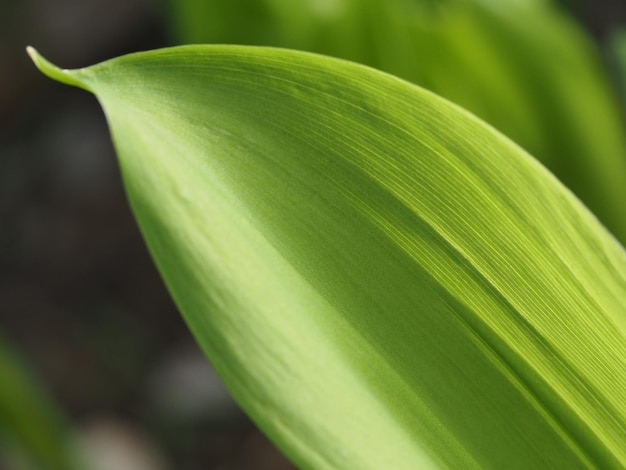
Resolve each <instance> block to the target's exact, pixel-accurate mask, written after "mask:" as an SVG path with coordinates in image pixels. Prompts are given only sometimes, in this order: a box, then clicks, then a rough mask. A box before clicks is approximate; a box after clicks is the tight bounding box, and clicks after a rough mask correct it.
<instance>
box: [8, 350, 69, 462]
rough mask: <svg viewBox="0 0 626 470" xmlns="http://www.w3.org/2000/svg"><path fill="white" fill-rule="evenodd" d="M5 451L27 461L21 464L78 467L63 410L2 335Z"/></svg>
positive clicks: (21, 460) (22, 460)
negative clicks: (57, 405)
mask: <svg viewBox="0 0 626 470" xmlns="http://www.w3.org/2000/svg"><path fill="white" fill-rule="evenodd" d="M3 454H4V456H7V455H11V456H12V457H14V458H17V459H20V462H21V464H22V465H25V466H24V467H22V466H20V468H36V469H45V470H69V469H73V468H78V467H77V460H76V455H75V450H74V449H73V443H72V438H71V434H70V432H69V429H68V426H67V423H66V422H65V420H64V418H63V417H62V414H61V412H60V411H59V410H58V409H57V408H56V407H55V405H54V404H53V403H52V401H51V399H50V398H49V397H48V396H47V395H46V393H45V392H44V390H43V388H42V386H41V385H40V384H39V383H37V381H36V380H35V379H34V377H32V376H31V375H30V373H29V371H28V370H27V367H26V365H25V364H24V363H23V361H22V360H21V359H20V358H19V357H17V355H16V353H15V352H14V351H13V350H12V349H10V348H9V346H8V345H7V344H6V343H5V341H4V340H3V339H2V338H0V457H2V456H3ZM2 462H3V459H1V458H0V463H2Z"/></svg>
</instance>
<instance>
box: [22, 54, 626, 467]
mask: <svg viewBox="0 0 626 470" xmlns="http://www.w3.org/2000/svg"><path fill="white" fill-rule="evenodd" d="M31 54H32V56H33V58H34V60H35V63H36V64H37V65H38V66H39V67H40V69H42V71H43V72H45V73H46V74H48V75H50V76H51V77H52V78H55V79H57V80H60V81H62V82H65V83H69V84H73V85H77V86H80V87H83V88H85V89H88V90H90V91H92V92H94V93H95V94H96V95H97V97H98V99H99V101H100V103H101V104H102V106H103V108H104V111H105V113H106V115H107V118H108V122H109V124H110V127H111V132H112V135H113V140H114V142H115V146H116V148H117V152H118V155H119V159H120V165H121V168H122V173H123V177H124V181H125V185H126V189H127V193H128V197H129V199H130V202H131V205H132V207H133V210H134V213H135V215H136V217H137V220H138V222H139V225H140V228H141V230H142V232H143V235H144V237H145V239H146V242H147V244H148V247H149V249H150V251H151V253H152V255H153V257H154V259H155V261H156V263H157V266H158V268H159V270H160V271H161V274H162V275H163V277H164V279H165V281H166V284H167V285H168V287H169V289H170V291H171V293H172V295H173V297H174V299H175V301H176V303H177V305H178V306H179V308H180V310H181V312H182V314H183V315H184V317H185V319H186V321H187V322H188V324H189V326H190V328H191V330H192V331H193V333H194V335H195V336H196V338H197V340H198V342H199V343H200V344H201V345H202V347H203V348H204V350H205V352H206V353H207V355H208V357H209V358H210V359H211V361H212V362H213V364H214V365H215V367H216V369H217V370H218V372H219V373H220V374H221V376H222V378H223V379H224V381H225V382H226V384H227V385H228V387H229V388H230V390H231V392H232V393H233V395H234V396H235V397H236V399H237V400H238V401H239V403H240V404H241V405H242V406H243V408H244V409H245V410H246V411H247V412H248V413H249V414H250V416H251V417H252V418H253V419H254V420H255V421H256V422H257V423H258V424H259V426H260V427H261V428H262V429H263V430H264V431H265V432H266V433H267V434H268V435H269V436H270V437H271V438H272V439H273V440H274V441H275V442H276V443H277V444H278V446H279V447H280V448H281V449H282V450H283V451H284V452H285V453H286V454H287V455H288V456H289V457H290V458H291V459H292V460H293V461H294V462H295V463H296V464H297V465H298V466H299V467H301V468H345V469H355V468H358V469H366V468H372V469H380V468H393V469H402V468H431V467H432V468H508V469H515V468H519V469H528V468H546V469H547V468H555V469H556V468H568V469H575V468H592V467H598V468H616V469H617V468H621V467H623V466H624V465H625V464H626V448H624V446H623V443H624V440H625V439H626V432H625V427H626V392H625V390H626V255H625V253H624V251H623V249H622V248H621V247H620V246H619V245H618V244H617V243H616V242H615V240H614V239H613V238H612V237H611V236H610V235H609V234H608V233H607V232H606V231H605V230H604V229H603V228H602V227H601V226H600V225H599V224H598V222H597V221H596V219H595V218H594V217H593V216H592V215H591V214H590V213H589V212H588V211H587V210H586V209H585V208H584V207H583V206H582V205H581V204H580V203H579V202H578V200H576V199H575V198H574V197H573V196H572V195H571V194H570V193H569V192H568V191H567V190H566V189H565V188H564V187H563V186H561V184H560V183H559V182H558V181H557V180H556V179H555V178H554V177H553V176H552V175H551V174H550V173H548V172H547V171H546V170H545V169H544V168H543V167H542V166H541V165H539V164H538V163H537V162H536V161H535V160H533V159H532V158H531V157H530V156H529V155H527V154H526V153H525V152H524V151H522V150H521V149H520V148H519V147H517V146H516V145H515V144H513V143H512V142H511V141H509V140H508V139H506V138H505V137H503V136H502V135H500V134H499V133H497V132H496V131H494V130H493V128H491V127H489V126H487V125H485V124H484V123H483V122H481V121H479V120H478V119H476V118H475V117H474V116H472V115H470V114H469V113H467V112H465V111H464V110H462V109H460V108H458V107H456V106H454V105H452V104H451V103H449V102H447V101H445V100H443V99H441V98H439V97H437V96H435V95H433V94H431V93H430V92H427V91H425V90H423V89H421V88H418V87H416V86H414V85H411V84H409V83H407V82H404V81H402V80H399V79H397V78H395V77H393V76H390V75H386V74H384V73H381V72H378V71H375V70H373V69H369V68H367V67H364V66H360V65H356V64H353V63H349V62H344V61H341V60H336V59H330V58H326V57H322V56H317V55H311V54H306V53H301V52H293V51H287V50H278V49H269V48H254V47H236V46H193V47H181V48H171V49H163V50H159V51H152V52H145V53H139V54H133V55H128V56H124V57H120V58H117V59H114V60H111V61H108V62H104V63H102V64H99V65H96V66H93V67H90V68H86V69H81V70H76V71H62V70H59V69H57V68H55V67H54V66H52V65H51V64H50V63H48V62H46V61H45V60H44V59H43V58H41V57H40V56H38V55H37V54H36V53H35V52H34V51H32V50H31Z"/></svg>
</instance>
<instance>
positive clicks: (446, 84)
mask: <svg viewBox="0 0 626 470" xmlns="http://www.w3.org/2000/svg"><path fill="white" fill-rule="evenodd" d="M170 3H171V8H170V9H171V12H172V18H173V19H172V23H173V29H174V30H175V31H176V32H177V34H176V38H178V40H179V41H181V42H185V43H201V42H205V43H238V44H256V45H270V46H280V47H288V48H292V49H302V50H308V51H313V52H318V53H323V54H328V55H332V56H335V57H340V58H344V59H349V60H353V61H356V62H361V63H364V64H367V65H371V66H373V67H376V68H378V69H380V70H384V71H386V72H390V73H392V74H394V75H397V76H399V77H402V78H405V79H407V80H409V81H412V82H414V83H417V84H419V85H422V86H424V87H426V88H428V89H430V90H432V91H434V92H436V93H437V94H439V95H441V96H444V97H446V98H448V99H450V100H451V101H454V102H455V103H457V104H459V105H461V106H462V107H464V108H466V109H468V110H469V111H471V112H473V113H475V114H476V115H477V116H479V117H480V118H482V119H484V120H485V121H487V122H489V123H490V124H492V125H493V126H494V127H496V128H497V129H499V130H500V131H502V132H503V133H505V134H506V135H507V136H509V137H510V138H512V139H513V140H514V141H515V142H517V143H519V144H520V145H521V146H522V147H524V148H525V149H526V150H527V151H529V152H530V153H531V154H532V155H534V156H535V157H537V158H538V159H540V160H541V161H542V162H543V163H544V164H545V165H546V166H547V167H548V168H549V169H550V170H551V171H552V172H554V174H556V175H557V177H558V178H559V179H560V180H561V181H562V182H563V183H564V184H565V185H566V186H567V187H568V188H570V189H571V190H572V191H574V193H575V194H577V195H578V196H579V197H580V198H581V199H582V200H583V201H584V202H585V204H586V205H587V206H588V207H589V208H590V209H591V210H592V211H593V212H594V213H595V214H596V215H597V216H598V217H599V218H600V220H601V221H602V222H603V223H604V224H606V226H607V227H608V228H609V230H611V231H612V233H613V234H614V235H615V236H616V237H617V238H618V239H619V240H621V242H622V244H626V217H625V214H626V137H625V133H624V120H623V118H622V115H621V114H620V111H619V107H618V100H617V97H616V95H615V92H614V91H613V90H612V89H611V87H610V84H609V79H608V77H607V75H606V73H605V72H604V70H603V65H602V63H601V58H600V56H599V54H598V52H597V51H596V50H595V46H594V44H593V43H592V42H591V40H590V39H589V38H588V37H587V35H586V34H585V32H584V31H582V29H581V28H580V27H579V26H578V25H576V24H575V23H574V22H573V21H572V20H571V19H570V18H569V17H568V16H567V15H566V14H565V13H563V12H562V11H560V10H559V9H557V8H556V7H554V6H553V5H552V4H551V3H552V2H548V1H542V0H536V1H531V0H499V1H486V0H430V1H426V0H419V1H416V0H325V1H306V0H300V1H296V2H294V1H292V0H237V1H233V0H211V1H208V2H207V1H204V0H175V1H172V2H170Z"/></svg>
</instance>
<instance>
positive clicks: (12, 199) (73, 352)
mask: <svg viewBox="0 0 626 470" xmlns="http://www.w3.org/2000/svg"><path fill="white" fill-rule="evenodd" d="M562 3H564V4H568V5H569V7H570V8H571V10H572V12H573V13H574V15H575V16H577V17H578V18H579V19H580V20H581V21H582V22H584V24H585V27H586V28H587V29H588V30H589V31H590V32H591V34H592V35H593V36H594V38H595V39H596V41H597V42H598V45H599V47H600V48H601V50H602V48H603V47H604V46H603V45H604V43H605V41H606V39H607V37H608V34H609V32H610V30H611V29H612V28H613V27H615V26H618V25H620V24H621V25H626V2H624V0H612V1H608V0H605V1H597V0H596V1H593V0H589V1H585V2H583V1H574V0H572V1H569V2H567V1H563V2H562ZM166 14H167V12H166V9H165V6H164V4H162V3H160V2H157V1H154V0H153V1H150V0H56V1H50V0H22V1H8V0H0V334H1V335H2V336H4V337H5V338H6V339H7V340H8V341H10V343H11V344H12V345H13V346H14V347H15V348H16V349H17V350H18V351H19V352H20V353H21V354H22V356H23V357H24V358H25V360H26V361H27V362H28V363H29V364H30V365H31V367H32V369H33V371H34V373H35V374H36V375H37V376H38V377H39V378H40V379H41V381H42V382H43V383H44V384H45V387H46V388H47V390H48V392H49V393H50V394H51V396H52V397H53V398H54V400H55V401H56V402H57V403H58V404H59V405H60V406H61V407H62V409H64V410H65V412H66V413H67V415H68V416H69V419H70V420H71V422H72V423H73V424H75V425H76V426H77V428H78V429H79V431H80V433H81V435H83V436H84V439H85V441H86V442H87V443H88V445H89V446H91V447H92V449H93V451H94V452H103V458H106V456H107V455H109V456H110V455H113V454H117V455H124V452H126V453H127V455H128V457H127V462H131V463H128V465H129V467H128V468H132V469H134V470H139V469H140V468H143V467H141V466H140V465H141V464H140V463H138V462H137V461H133V460H132V459H133V458H140V457H141V458H143V459H148V461H147V462H148V463H147V464H146V465H147V467H146V468H150V469H154V470H158V469H160V468H162V469H170V468H177V469H183V470H192V469H200V468H203V469H207V468H223V469H270V468H271V469H281V468H291V467H290V466H289V464H288V463H286V461H285V460H284V459H283V458H282V457H281V456H280V454H278V452H277V451H275V450H274V449H273V448H272V446H271V444H269V443H268V442H267V441H266V440H265V438H263V437H262V435H261V434H260V433H259V432H258V431H256V430H255V428H254V426H253V425H252V424H251V423H250V422H249V421H248V420H247V418H246V417H245V416H244V415H243V414H242V413H241V412H240V411H239V410H238V408H237V407H236V405H235V404H234V403H233V402H232V400H230V398H229V397H228V395H227V393H226V391H225V390H224V389H223V387H222V385H221V383H220V382H219V379H217V377H216V376H215V374H214V372H213V371H212V370H211V368H210V366H209V365H208V364H207V363H206V361H205V360H204V358H203V356H202V355H201V353H200V352H199V351H198V349H197V347H196V346H195V343H194V341H193V340H192V339H191V337H190V334H189V332H188V330H187V328H186V326H185V325H184V324H183V322H182V320H181V318H180V316H179V314H178V313H177V311H176V309H175V307H174V306H173V304H172V302H171V300H170V299H169V296H168V294H167V292H166V291H165V288H164V286H163V284H162V282H161V280H160V278H159V276H158V274H157V273H156V271H155V268H154V266H153V263H152V261H151V260H150V258H149V256H148V253H147V251H146V249H145V247H144V245H143V242H142V240H141V237H140V235H139V232H138V230H137V227H136V225H135V222H134V220H133V218H132V216H131V213H130V211H129V208H128V205H127V202H126V199H125V196H124V192H123V188H122V185H121V180H120V176H119V173H118V168H117V164H116V159H115V155H114V153H113V149H112V146H111V143H110V140H109V135H108V131H107V127H106V123H105V120H104V117H103V115H102V113H101V110H100V108H99V106H98V104H97V102H96V100H95V98H94V97H92V96H91V95H89V94H88V93H85V92H82V91H79V90H77V89H74V88H70V87H67V86H64V85H60V84H58V83H55V82H53V81H51V80H49V79H47V78H45V77H43V76H42V75H41V74H40V73H39V72H38V71H37V70H36V69H35V68H34V66H33V65H32V64H31V63H30V61H29V59H28V57H27V56H26V54H25V52H24V47H25V46H26V45H28V44H32V45H34V46H36V47H37V48H38V49H39V50H40V52H42V53H43V54H44V55H45V56H46V57H48V58H49V59H51V60H52V61H53V62H55V63H57V64H59V65H61V66H63V67H67V68H73V67H80V66H85V65H91V64H93V63H95V62H99V61H101V60H105V59H108V58H111V57H114V56H117V55H120V54H123V53H127V52H134V51H138V50H143V49H152V48H157V47H164V46H168V45H171V44H173V42H174V41H173V40H172V39H171V37H170V35H169V34H168V29H167V21H166ZM116 446H117V447H116ZM133 453H134V454H133ZM135 454H138V455H139V457H133V455H135ZM150 459H152V460H150ZM132 462H134V463H132ZM114 468H118V470H123V468H125V467H122V466H119V465H118V466H117V467H114Z"/></svg>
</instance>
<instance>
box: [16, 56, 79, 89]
mask: <svg viewBox="0 0 626 470" xmlns="http://www.w3.org/2000/svg"><path fill="white" fill-rule="evenodd" d="M26 53H27V54H28V56H29V57H30V59H31V60H32V61H33V63H34V64H35V67H37V69H39V71H40V72H41V73H43V74H44V75H46V76H48V77H50V78H52V79H53V80H56V81H58V82H61V83H65V84H66V85H72V86H76V87H78V88H82V89H84V90H87V91H90V90H89V88H88V87H87V85H86V84H85V83H84V82H83V81H81V80H79V79H78V78H77V77H76V71H74V70H67V69H61V68H59V67H57V66H56V65H54V64H53V63H52V62H50V61H48V60H47V59H46V58H45V57H43V56H42V55H41V54H40V53H39V52H37V49H35V48H34V47H32V46H26Z"/></svg>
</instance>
